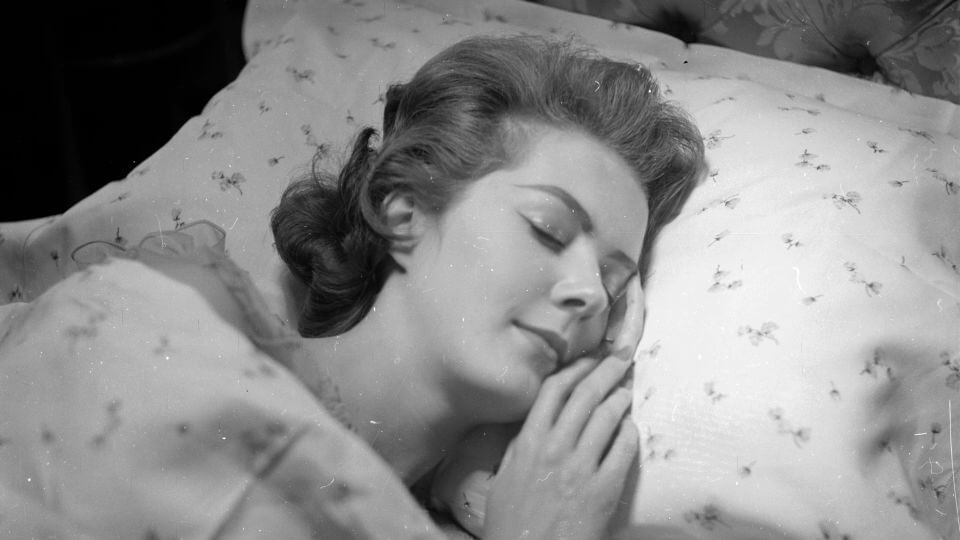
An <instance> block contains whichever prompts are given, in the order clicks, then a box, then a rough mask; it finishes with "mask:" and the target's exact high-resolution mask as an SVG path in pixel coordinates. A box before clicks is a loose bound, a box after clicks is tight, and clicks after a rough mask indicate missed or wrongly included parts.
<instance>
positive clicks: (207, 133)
mask: <svg viewBox="0 0 960 540" xmlns="http://www.w3.org/2000/svg"><path fill="white" fill-rule="evenodd" d="M220 137H223V132H222V131H219V130H217V129H215V125H214V123H213V122H211V121H210V120H205V121H204V122H203V126H201V127H200V135H198V136H197V140H198V141H202V140H203V139H219V138H220Z"/></svg>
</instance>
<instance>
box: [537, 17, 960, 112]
mask: <svg viewBox="0 0 960 540" xmlns="http://www.w3.org/2000/svg"><path fill="white" fill-rule="evenodd" d="M533 1H534V2H536V3H541V4H546V5H550V6H553V7H557V8H560V9H566V10H570V11H576V12H579V13H585V14H589V15H593V16H596V17H602V18H605V19H609V20H613V21H617V22H621V23H628V24H635V25H639V26H643V27H645V28H650V29H653V30H657V31H660V32H664V33H667V34H671V35H674V36H675V37H678V38H680V39H682V40H683V41H685V42H687V43H707V44H713V45H720V46H722V47H726V48H730V49H734V50H738V51H743V52H747V53H750V54H755V55H758V56H766V57H770V58H777V59H781V60H789V61H791V62H797V63H800V64H806V65H814V66H819V67H824V68H827V69H831V70H834V71H838V72H842V73H848V74H852V75H856V76H860V77H865V78H869V79H872V80H874V81H876V82H882V83H887V84H890V85H893V86H895V87H898V88H902V89H904V90H906V91H908V92H911V93H916V94H922V95H926V96H931V97H935V98H940V99H945V100H947V101H951V102H953V103H960V2H957V1H956V0H920V1H915V2H902V1H893V0H883V1H877V2H850V1H839V0H768V1H763V2H756V1H747V0H722V1H721V0H710V1H706V0H680V1H669V2H668V1H662V0H655V1H649V0H533Z"/></svg>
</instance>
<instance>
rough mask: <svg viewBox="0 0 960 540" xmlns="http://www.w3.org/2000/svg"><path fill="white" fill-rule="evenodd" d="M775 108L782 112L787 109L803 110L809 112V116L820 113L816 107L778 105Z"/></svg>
mask: <svg viewBox="0 0 960 540" xmlns="http://www.w3.org/2000/svg"><path fill="white" fill-rule="evenodd" d="M777 109H779V110H781V111H784V112H787V111H800V112H805V113H807V114H809V115H810V116H818V115H819V114H820V111H819V110H817V109H807V108H805V107H784V106H780V107H777Z"/></svg>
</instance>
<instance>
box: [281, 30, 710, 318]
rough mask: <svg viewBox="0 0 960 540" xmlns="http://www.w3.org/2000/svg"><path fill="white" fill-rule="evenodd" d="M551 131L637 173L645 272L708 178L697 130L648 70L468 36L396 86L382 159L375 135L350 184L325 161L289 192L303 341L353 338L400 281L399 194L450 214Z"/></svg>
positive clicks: (529, 40)
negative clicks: (389, 222) (393, 199)
mask: <svg viewBox="0 0 960 540" xmlns="http://www.w3.org/2000/svg"><path fill="white" fill-rule="evenodd" d="M518 127H519V128H521V129H517V128H518ZM526 128H533V129H526ZM543 128H552V129H559V130H565V131H576V132H579V133H583V134H585V135H587V136H590V137H592V138H594V139H595V140H597V141H599V142H600V143H602V144H604V145H606V146H607V147H608V148H610V149H611V150H613V151H614V152H616V153H617V154H618V155H619V156H620V157H621V158H622V159H623V160H624V161H625V162H626V163H627V164H628V166H629V167H630V168H631V169H632V170H633V172H634V174H635V175H636V178H637V179H638V181H639V182H640V184H641V186H642V187H643V189H644V190H645V192H646V194H647V198H648V201H649V207H650V219H649V223H648V227H647V236H646V239H645V243H644V250H643V252H644V260H643V261H641V269H642V271H645V268H646V266H647V264H648V257H649V255H648V254H649V251H650V250H649V248H650V246H651V244H652V242H653V241H654V239H655V238H656V236H657V233H658V232H659V231H660V229H661V228H662V227H663V226H664V225H665V224H666V223H668V222H669V221H670V220H672V219H673V218H674V217H675V216H676V215H677V214H678V213H679V211H680V209H681V207H682V206H683V204H684V202H685V201H686V199H687V198H688V196H689V194H690V192H691V191H692V190H693V188H694V187H695V185H696V184H697V182H698V180H699V178H700V176H701V173H702V171H703V169H704V158H703V153H704V151H703V140H702V137H701V135H700V132H699V130H698V129H697V128H696V126H695V125H694V123H693V122H692V121H691V120H690V119H689V117H688V116H687V115H686V114H685V113H684V112H683V111H682V110H681V109H679V108H677V107H676V106H674V105H672V104H670V103H667V102H666V101H664V99H663V98H662V96H661V95H660V90H659V87H658V85H657V83H656V81H655V80H654V78H653V75H652V74H651V73H650V71H649V70H647V69H646V68H644V67H642V66H639V65H636V64H627V63H623V62H617V61H613V60H610V59H607V58H604V57H601V56H599V55H597V54H595V53H594V52H592V51H590V50H587V49H583V48H579V47H577V46H575V45H573V44H572V43H571V42H569V41H557V40H553V39H549V38H543V37H533V36H517V37H507V38H502V37H501V38H494V37H475V38H469V39H466V40H464V41H461V42H459V43H456V44H454V45H453V46H451V47H449V48H447V49H446V50H444V51H442V52H440V53H439V54H438V55H436V56H435V57H433V58H432V59H431V60H429V61H428V62H427V63H426V64H424V65H423V67H421V68H420V70H419V71H417V73H416V74H415V75H414V77H413V78H412V79H411V80H410V81H409V82H407V83H405V84H395V85H393V86H391V87H390V88H389V90H388V91H387V94H386V105H385V107H384V113H383V140H382V144H381V146H380V149H379V151H377V150H376V149H375V148H374V147H373V146H372V139H373V138H374V137H375V136H376V131H375V130H373V129H372V128H365V129H363V130H362V131H361V132H360V133H359V135H358V136H357V138H356V140H355V142H354V144H353V150H352V153H351V155H350V158H349V160H348V161H347V163H346V165H345V166H344V167H343V168H342V170H341V172H340V174H339V177H337V178H332V177H331V176H330V175H328V174H325V173H323V172H321V171H319V170H318V167H317V160H315V161H314V167H313V168H312V171H311V174H310V175H309V176H308V177H306V178H302V179H300V180H298V181H296V182H294V183H293V184H292V185H291V186H290V187H289V188H287V190H286V191H285V192H284V194H283V197H282V199H281V201H280V204H279V206H278V207H277V208H276V209H275V210H274V212H273V215H272V219H271V227H272V229H273V234H274V238H275V240H276V246H277V250H278V252H279V254H280V256H281V258H282V259H283V260H284V262H285V263H286V264H287V265H288V267H289V268H290V270H291V272H292V273H293V274H294V275H295V276H296V277H297V278H298V279H300V280H301V281H303V282H304V283H306V284H308V286H309V294H308V298H307V299H306V301H305V303H304V308H303V311H302V313H301V317H300V321H299V330H300V332H301V334H303V335H305V336H329V335H335V334H338V333H342V332H345V331H347V330H349V329H350V328H352V327H353V326H354V325H355V324H357V323H358V322H359V321H360V320H361V319H362V318H363V317H364V316H365V315H366V314H367V312H368V311H369V310H370V308H371V307H372V306H373V303H374V301H375V300H376V296H377V294H378V293H379V291H380V290H381V288H382V287H383V284H384V282H385V281H386V279H387V277H388V276H389V275H390V273H391V272H393V271H395V270H397V269H398V266H397V265H396V263H395V262H394V261H393V259H392V257H391V256H390V247H391V245H392V243H393V242H394V241H396V240H397V239H398V238H397V237H396V236H395V235H394V234H393V233H392V232H391V231H390V230H389V228H388V227H387V226H386V224H385V223H384V216H383V214H382V211H381V209H382V206H383V202H384V200H385V199H386V197H387V196H388V195H389V194H391V193H403V194H405V195H409V196H412V198H413V200H414V201H415V202H416V204H417V205H418V207H419V208H421V209H422V210H423V211H425V212H428V213H431V214H432V215H440V214H442V213H443V212H444V211H445V210H446V208H448V206H449V205H450V203H451V202H452V201H453V200H454V198H455V197H456V196H457V195H458V194H460V193H462V192H463V190H464V189H465V188H466V187H467V186H468V185H469V184H470V183H471V182H472V181H474V180H476V179H478V178H481V177H483V176H485V175H487V174H489V173H491V172H493V171H495V170H498V169H501V168H505V167H509V166H512V165H514V164H516V163H518V162H519V160H521V159H522V158H523V156H524V154H525V150H526V148H527V146H528V145H529V143H530V142H531V141H530V139H532V138H533V137H534V136H535V133H536V132H537V131H538V130H539V129H543Z"/></svg>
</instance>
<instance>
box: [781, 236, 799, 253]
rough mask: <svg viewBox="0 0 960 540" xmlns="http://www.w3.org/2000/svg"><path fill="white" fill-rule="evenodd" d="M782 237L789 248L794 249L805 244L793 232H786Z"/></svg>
mask: <svg viewBox="0 0 960 540" xmlns="http://www.w3.org/2000/svg"><path fill="white" fill-rule="evenodd" d="M780 239H781V240H783V243H784V244H786V245H787V249H792V248H795V247H800V246H802V245H803V244H802V243H801V242H800V241H799V240H797V239H795V238H794V237H793V233H784V234H783V235H781V236H780Z"/></svg>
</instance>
